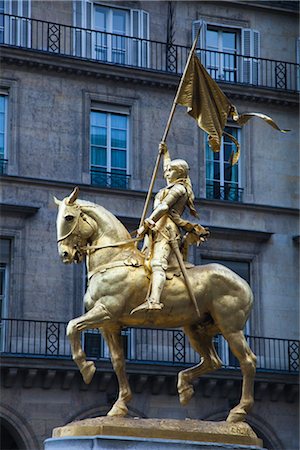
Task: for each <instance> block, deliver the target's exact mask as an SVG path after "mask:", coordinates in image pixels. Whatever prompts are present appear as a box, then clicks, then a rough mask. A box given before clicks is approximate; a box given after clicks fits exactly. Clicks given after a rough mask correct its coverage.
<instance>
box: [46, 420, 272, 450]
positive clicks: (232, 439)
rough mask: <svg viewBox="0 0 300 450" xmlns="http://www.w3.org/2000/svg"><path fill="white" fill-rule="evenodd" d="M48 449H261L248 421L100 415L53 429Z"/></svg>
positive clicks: (260, 442) (260, 443)
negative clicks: (232, 422) (230, 421)
mask: <svg viewBox="0 0 300 450" xmlns="http://www.w3.org/2000/svg"><path fill="white" fill-rule="evenodd" d="M52 436H53V437H52V439H47V440H46V441H45V450H69V449H72V450H92V449H93V450H96V449H97V450H100V449H101V450H108V449H109V450H112V449H124V448H126V449H132V450H133V449H134V450H181V449H182V450H184V449H186V450H188V449H190V448H191V449H192V448H195V449H205V450H210V449H214V450H216V449H219V450H221V449H228V450H229V449H231V450H242V449H244V450H246V449H248V450H250V449H253V450H254V449H255V450H259V449H260V450H261V449H262V446H263V444H262V440H261V439H259V438H258V437H257V436H256V434H255V433H254V431H253V430H252V428H251V427H250V425H248V424H247V423H245V422H241V423H236V424H231V423H228V422H205V421H202V420H189V419H186V420H175V419H129V418H128V419H127V418H117V417H97V418H95V419H85V420H81V421H78V422H72V423H70V424H68V425H66V426H64V427H60V428H55V429H54V430H53V434H52Z"/></svg>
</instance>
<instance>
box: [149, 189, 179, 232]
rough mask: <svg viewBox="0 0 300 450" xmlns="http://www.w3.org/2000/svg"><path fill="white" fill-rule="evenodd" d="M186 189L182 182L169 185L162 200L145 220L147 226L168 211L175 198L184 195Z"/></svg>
mask: <svg viewBox="0 0 300 450" xmlns="http://www.w3.org/2000/svg"><path fill="white" fill-rule="evenodd" d="M185 193H186V189H185V187H184V186H183V185H182V184H175V185H174V186H172V187H171V189H170V191H169V193H168V195H167V196H166V197H165V198H164V200H163V201H162V202H161V203H160V204H159V205H158V206H157V207H156V208H155V209H154V211H153V213H152V214H151V215H150V216H149V217H148V218H147V219H146V220H145V222H146V224H147V225H148V226H149V228H151V227H153V226H154V225H155V223H156V222H157V221H158V220H159V219H160V218H161V217H163V216H164V215H165V214H167V213H168V212H169V210H170V209H171V208H172V206H173V205H174V204H175V203H176V202H177V200H178V199H179V198H180V197H181V196H182V195H185Z"/></svg>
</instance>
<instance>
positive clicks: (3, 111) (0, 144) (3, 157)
mask: <svg viewBox="0 0 300 450" xmlns="http://www.w3.org/2000/svg"><path fill="white" fill-rule="evenodd" d="M6 165H7V95H3V94H0V174H3V173H6Z"/></svg>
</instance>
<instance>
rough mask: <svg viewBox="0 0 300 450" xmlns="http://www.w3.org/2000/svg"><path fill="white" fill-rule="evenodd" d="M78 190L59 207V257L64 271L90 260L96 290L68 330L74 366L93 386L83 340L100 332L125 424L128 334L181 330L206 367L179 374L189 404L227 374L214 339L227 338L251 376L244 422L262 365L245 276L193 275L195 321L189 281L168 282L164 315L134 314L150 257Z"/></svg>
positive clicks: (240, 408)
mask: <svg viewBox="0 0 300 450" xmlns="http://www.w3.org/2000/svg"><path fill="white" fill-rule="evenodd" d="M78 191H79V190H78V188H75V189H74V191H73V192H72V193H71V194H70V196H69V197H66V198H64V199H63V200H62V201H60V200H57V199H56V198H55V202H56V204H57V205H58V216H57V240H58V252H59V255H60V257H61V259H62V261H63V262H64V263H72V262H75V263H79V262H81V261H83V259H84V258H85V257H86V264H87V271H88V279H89V282H88V288H87V291H86V293H85V296H84V305H85V308H86V311H87V312H86V313H85V314H83V315H82V316H80V317H77V318H75V319H73V320H71V321H70V322H69V324H68V327H67V336H68V338H69V339H70V343H71V349H72V355H73V360H74V361H75V362H76V364H77V366H78V367H79V369H80V372H81V374H82V376H83V379H84V381H85V383H87V384H88V383H90V382H91V380H92V378H93V375H94V373H95V370H96V368H95V365H94V363H93V362H92V361H87V360H86V355H85V353H84V351H83V349H82V346H81V341H80V333H81V332H83V331H85V330H87V329H91V328H98V329H99V330H100V331H101V333H102V335H103V337H104V339H105V341H106V343H107V345H108V347H109V350H110V355H111V361H112V365H113V368H114V371H115V373H116V375H117V379H118V383H119V395H118V398H117V400H116V402H115V403H114V405H113V407H112V408H111V410H110V411H109V412H108V415H109V416H125V415H126V414H127V413H128V408H127V406H126V405H127V403H128V402H129V401H130V399H131V398H132V393H131V390H130V386H129V383H128V380H127V376H126V369H125V358H124V353H123V346H122V340H121V339H122V337H121V330H122V328H123V327H145V326H147V327H153V328H173V327H174V328H175V327H176V328H178V327H181V328H182V329H183V331H184V333H185V334H186V335H187V336H188V338H189V341H190V343H191V345H192V347H193V349H194V350H195V351H196V352H197V353H199V355H200V356H201V358H200V362H199V364H197V365H195V366H193V367H190V368H187V369H185V370H182V371H181V372H179V374H178V384H177V389H178V393H179V398H180V402H181V404H183V405H185V404H187V403H188V402H189V400H190V399H191V397H192V396H193V394H194V389H193V385H192V381H193V380H194V379H195V378H197V377H199V376H200V375H203V374H205V373H207V372H210V371H213V370H216V369H218V368H220V367H221V365H222V361H221V360H220V358H219V356H218V355H217V353H216V350H215V348H214V344H213V338H214V336H215V335H216V334H218V333H221V334H222V335H223V336H224V338H225V339H226V340H227V342H228V345H229V347H230V349H231V351H232V353H233V354H234V355H235V356H236V358H237V359H238V360H239V363H240V367H241V371H242V374H243V384H242V395H241V399H240V403H239V404H238V405H237V406H236V407H234V408H233V409H232V410H231V411H230V413H229V415H228V417H227V421H229V422H239V421H243V420H244V419H245V417H246V415H247V413H248V412H249V410H250V408H251V407H252V405H253V401H254V400H253V388H254V376H255V370H256V357H255V355H254V354H253V352H252V351H251V349H250V348H249V345H248V343H247V341H246V339H245V336H244V332H243V329H244V327H245V323H246V321H247V319H248V317H249V314H250V312H251V308H252V304H253V294H252V291H251V289H250V287H249V285H248V284H247V283H246V282H245V281H244V280H243V279H242V278H240V277H239V276H238V275H237V274H235V273H234V272H232V271H231V270H229V269H228V268H226V267H224V266H222V265H220V264H207V265H201V266H193V267H191V268H189V269H188V275H189V280H190V282H191V285H192V288H193V291H194V294H195V298H196V301H197V305H198V308H199V312H200V315H197V314H196V313H195V305H194V304H193V303H192V301H191V299H190V296H189V294H188V291H187V288H186V285H185V282H184V279H183V277H182V276H179V277H173V278H172V279H170V280H167V282H166V285H165V287H164V290H163V295H162V301H163V303H164V308H163V310H162V311H160V312H159V314H157V313H156V312H148V311H141V312H139V313H135V314H134V315H131V314H130V312H131V311H132V310H133V309H134V308H135V307H137V306H138V305H139V304H141V303H142V302H143V301H144V299H145V298H146V295H147V291H148V288H149V277H147V269H146V268H145V265H144V260H143V255H142V253H141V252H140V251H139V250H138V249H137V247H136V245H135V241H134V240H133V239H131V237H130V234H129V232H128V231H127V230H126V228H125V227H124V226H123V224H122V223H121V222H120V221H119V220H118V219H117V218H116V217H115V216H114V215H113V214H112V213H110V212H109V211H108V210H106V209H105V208H103V207H102V206H99V205H96V204H94V203H91V202H88V201H84V200H79V199H78Z"/></svg>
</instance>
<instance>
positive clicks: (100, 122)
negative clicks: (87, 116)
mask: <svg viewBox="0 0 300 450" xmlns="http://www.w3.org/2000/svg"><path fill="white" fill-rule="evenodd" d="M106 124H107V119H106V113H102V112H98V111H92V112H91V125H97V126H98V127H106V126H107V125H106Z"/></svg>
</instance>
